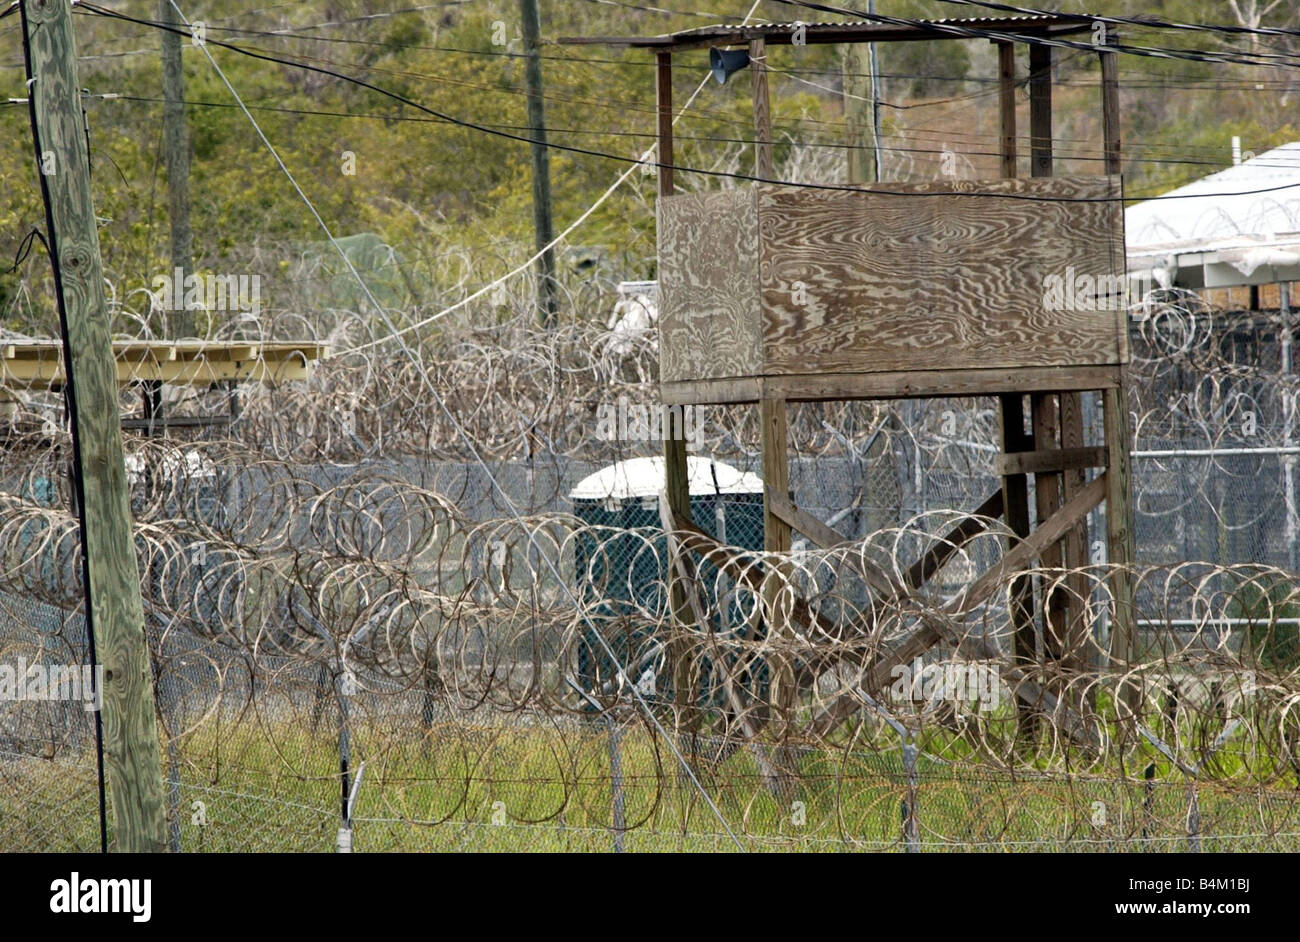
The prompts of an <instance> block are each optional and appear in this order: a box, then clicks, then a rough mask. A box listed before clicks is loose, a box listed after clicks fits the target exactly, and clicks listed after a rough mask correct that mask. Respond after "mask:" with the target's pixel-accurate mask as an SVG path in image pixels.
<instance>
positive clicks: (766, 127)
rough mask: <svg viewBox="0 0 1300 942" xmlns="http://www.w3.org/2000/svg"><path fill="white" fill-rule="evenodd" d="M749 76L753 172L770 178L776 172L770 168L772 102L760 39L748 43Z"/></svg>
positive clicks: (765, 47)
mask: <svg viewBox="0 0 1300 942" xmlns="http://www.w3.org/2000/svg"><path fill="white" fill-rule="evenodd" d="M749 77H750V81H751V83H752V87H753V93H754V140H755V142H756V143H755V144H754V173H755V175H756V176H758V177H762V178H763V179H764V180H771V179H774V175H775V173H776V171H775V170H773V168H772V102H771V100H770V99H769V97H768V93H767V43H766V42H765V41H764V40H762V39H755V40H752V41H751V42H750V44H749Z"/></svg>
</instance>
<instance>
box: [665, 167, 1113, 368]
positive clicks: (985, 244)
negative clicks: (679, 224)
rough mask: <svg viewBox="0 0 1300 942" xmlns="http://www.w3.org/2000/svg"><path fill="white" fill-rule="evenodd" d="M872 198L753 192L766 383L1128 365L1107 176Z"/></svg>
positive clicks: (947, 184) (916, 190) (944, 187)
mask: <svg viewBox="0 0 1300 942" xmlns="http://www.w3.org/2000/svg"><path fill="white" fill-rule="evenodd" d="M962 188H965V189H966V190H978V191H980V192H981V193H1007V194H1018V195H1032V196H1039V197H1047V198H1048V199H1044V200H1026V199H1009V198H1006V197H1002V196H985V195H973V194H970V193H956V194H954V193H952V192H951V191H952V190H954V189H962ZM874 189H877V190H882V189H883V190H889V191H891V193H888V194H887V193H880V192H872V190H870V189H868V190H865V191H861V192H846V191H843V190H811V189H801V188H797V187H781V186H772V185H766V184H763V185H758V186H757V187H756V188H755V192H756V194H757V198H758V217H759V227H760V234H761V238H760V243H761V247H760V260H759V261H760V265H759V270H760V285H761V287H760V290H761V306H762V314H763V325H762V331H763V354H764V362H763V373H764V374H765V375H769V376H771V375H782V374H791V373H804V374H807V373H821V372H836V373H838V372H847V373H852V372H906V371H910V370H944V369H954V370H955V369H976V368H990V367H1001V368H1006V367H1035V366H1065V365H1071V366H1085V365H1106V364H1115V363H1120V362H1122V361H1123V358H1124V354H1125V348H1124V345H1123V339H1122V337H1123V331H1122V330H1121V329H1120V327H1119V325H1120V323H1121V322H1122V320H1123V318H1122V317H1117V313H1116V306H1117V305H1118V301H1117V300H1116V301H1112V302H1109V303H1107V302H1106V301H1104V300H1103V301H1102V302H1101V303H1100V304H1096V303H1093V301H1092V300H1091V299H1089V298H1083V297H1080V292H1078V291H1076V290H1075V288H1083V287H1087V285H1088V282H1087V281H1086V280H1085V281H1083V282H1080V281H1079V278H1080V276H1086V277H1088V278H1091V279H1092V280H1093V284H1096V283H1097V281H1096V279H1097V277H1098V276H1102V277H1103V280H1102V282H1101V284H1102V285H1103V286H1104V290H1106V291H1109V290H1110V287H1111V286H1112V285H1118V284H1120V283H1121V280H1120V279H1121V276H1122V275H1123V269H1122V268H1120V269H1119V270H1116V267H1115V266H1116V265H1117V264H1122V259H1123V245H1124V242H1123V230H1122V228H1121V226H1122V222H1121V217H1122V208H1121V204H1120V203H1119V202H1117V201H1116V202H1105V201H1097V202H1087V201H1086V200H1104V199H1105V198H1107V197H1117V196H1118V195H1119V178H1118V177H1100V176H1093V177H1065V178H1060V177H1058V178H1051V179H1028V180H1005V181H981V182H978V183H974V182H972V183H966V184H962V183H954V182H953V181H943V182H936V183H930V184H920V185H904V184H886V185H882V186H880V187H876V188H874ZM899 191H905V192H904V193H903V195H897V194H898V193H899ZM936 191H937V192H940V193H943V194H944V195H924V194H925V193H927V192H929V193H934V192H936ZM1061 197H1064V198H1066V199H1079V200H1084V201H1082V202H1064V201H1057V200H1056V199H1054V198H1061ZM1107 277H1109V278H1113V279H1115V280H1114V281H1112V282H1109V283H1108V282H1107V281H1106V280H1105V279H1106V278H1107ZM1051 279H1057V281H1056V286H1057V287H1058V288H1060V289H1062V290H1060V291H1059V292H1058V293H1057V294H1058V296H1057V297H1055V298H1053V297H1050V296H1051V295H1052V291H1051V288H1052V286H1053V282H1052V280H1051ZM683 378H685V377H683Z"/></svg>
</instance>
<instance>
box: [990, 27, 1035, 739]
mask: <svg viewBox="0 0 1300 942" xmlns="http://www.w3.org/2000/svg"><path fill="white" fill-rule="evenodd" d="M1014 51H1015V47H1014V46H1013V45H1012V44H1010V43H1005V44H1002V45H1000V46H999V47H998V86H999V92H1000V94H999V105H1000V111H1001V118H1002V120H1001V125H1002V141H1001V150H1002V175H1003V176H1004V177H1008V178H1014V177H1015V176H1016V98H1015V55H1014ZM999 406H1000V409H1001V413H1002V427H1001V438H1002V442H1001V444H1002V451H1003V453H1004V454H1013V453H1015V452H1022V451H1032V450H1033V448H1034V447H1035V445H1034V444H1033V443H1032V442H1031V440H1030V438H1029V436H1027V435H1026V434H1025V400H1024V396H1022V395H1020V394H1019V393H1007V394H1004V395H1002V396H1000V397H999ZM1002 506H1003V519H1004V520H1005V522H1006V525H1007V527H1008V528H1009V529H1010V530H1011V532H1012V533H1014V534H1015V535H1016V536H1017V537H1018V538H1019V539H1020V540H1023V539H1024V538H1025V537H1027V536H1028V535H1029V481H1028V479H1027V478H1026V477H1025V475H1023V474H1007V475H1004V476H1003V478H1002ZM1014 548H1015V543H1014V542H1013V543H1012V544H1011V545H1009V546H1008V547H1007V549H1008V551H1010V550H1013V549H1014ZM1010 604H1011V624H1012V632H1013V635H1012V663H1013V664H1015V665H1020V666H1022V667H1024V666H1027V665H1028V664H1030V663H1032V662H1033V659H1034V656H1035V649H1036V647H1037V644H1036V641H1037V639H1036V637H1035V632H1034V615H1033V606H1034V587H1033V583H1032V581H1031V580H1030V578H1029V577H1028V576H1022V577H1020V578H1018V579H1016V580H1015V582H1013V583H1012V586H1011V600H1010ZM1016 709H1017V722H1018V724H1019V726H1020V729H1021V731H1022V732H1025V733H1028V732H1030V731H1031V729H1032V726H1031V724H1032V720H1031V718H1030V717H1031V714H1030V713H1029V712H1028V711H1027V710H1026V709H1025V708H1024V706H1023V705H1022V704H1021V703H1019V702H1017V704H1016Z"/></svg>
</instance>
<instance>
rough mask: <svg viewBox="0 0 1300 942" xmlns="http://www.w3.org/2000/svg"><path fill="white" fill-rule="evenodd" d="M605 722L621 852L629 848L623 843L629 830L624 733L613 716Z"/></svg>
mask: <svg viewBox="0 0 1300 942" xmlns="http://www.w3.org/2000/svg"><path fill="white" fill-rule="evenodd" d="M605 724H606V725H607V726H608V727H609V787H610V792H611V798H610V800H611V803H612V805H613V808H612V817H613V824H614V853H616V854H621V853H623V852H624V851H625V850H627V848H626V846H625V845H624V843H623V842H624V832H625V831H626V830H627V815H626V813H625V809H624V807H623V757H622V756H621V755H620V754H619V748H618V747H619V740H620V739H621V738H622V734H621V731H620V730H619V728H618V723H616V722H614V718H613V717H612V716H610V715H608V714H606V715H605Z"/></svg>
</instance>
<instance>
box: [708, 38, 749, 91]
mask: <svg viewBox="0 0 1300 942" xmlns="http://www.w3.org/2000/svg"><path fill="white" fill-rule="evenodd" d="M747 65H749V53H748V52H746V51H745V50H744V49H718V48H716V47H714V48H713V49H710V50H709V68H710V69H712V70H713V77H714V78H715V79H717V80H718V84H719V85H725V84H726V83H727V79H729V78H730V77H731V73H732V72H739V71H740V70H741V69H743V68H744V67H745V66H747Z"/></svg>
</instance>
